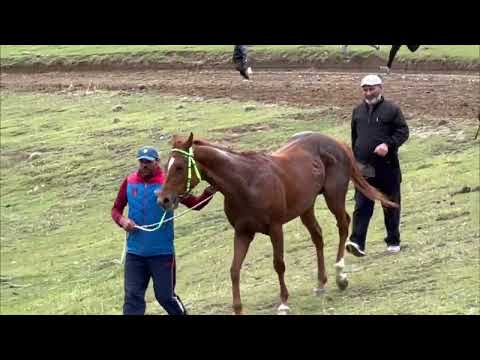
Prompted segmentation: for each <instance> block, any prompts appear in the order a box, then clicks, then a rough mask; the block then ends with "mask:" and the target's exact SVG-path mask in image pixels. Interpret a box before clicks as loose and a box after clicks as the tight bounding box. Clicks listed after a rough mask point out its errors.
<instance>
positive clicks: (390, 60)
mask: <svg viewBox="0 0 480 360" xmlns="http://www.w3.org/2000/svg"><path fill="white" fill-rule="evenodd" d="M401 46H402V45H392V48H391V49H390V54H389V55H388V63H387V67H388V68H389V69H391V68H392V64H393V59H395V56H396V55H397V52H398V50H400V47H401ZM407 47H408V50H410V51H411V52H415V51H417V50H418V48H419V47H420V45H407Z"/></svg>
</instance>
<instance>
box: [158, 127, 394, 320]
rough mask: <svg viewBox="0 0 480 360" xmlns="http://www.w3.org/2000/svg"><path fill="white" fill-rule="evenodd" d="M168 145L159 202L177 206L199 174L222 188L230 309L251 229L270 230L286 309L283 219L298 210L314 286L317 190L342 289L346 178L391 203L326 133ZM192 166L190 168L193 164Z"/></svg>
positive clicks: (238, 308)
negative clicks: (229, 237) (247, 146)
mask: <svg viewBox="0 0 480 360" xmlns="http://www.w3.org/2000/svg"><path fill="white" fill-rule="evenodd" d="M172 144H173V149H172V153H171V156H170V159H169V162H168V168H167V170H166V172H167V177H166V181H165V184H164V186H163V188H162V190H161V191H160V192H159V193H158V194H157V196H158V199H157V200H158V202H159V204H161V205H162V206H164V207H165V208H175V207H176V206H178V202H179V198H181V197H182V196H184V195H185V194H187V193H189V192H190V191H191V189H193V188H194V187H195V186H196V185H197V184H198V183H199V182H200V181H201V180H202V179H203V180H205V181H207V182H208V183H209V184H210V185H212V186H214V187H215V188H216V189H218V191H220V192H221V193H222V194H223V195H224V211H225V214H226V216H227V219H228V221H229V222H230V224H231V225H232V227H233V228H234V231H235V237H234V256H233V261H232V266H231V269H230V275H231V280H232V293H233V310H234V312H235V314H241V313H242V303H241V300H240V284H239V283H240V269H241V267H242V263H243V261H244V259H245V256H246V254H247V251H248V248H249V245H250V243H251V242H252V240H253V238H254V236H255V233H262V234H265V235H269V236H270V239H271V242H272V246H273V266H274V268H275V271H276V272H277V274H278V279H279V283H280V300H281V304H280V306H279V307H278V309H277V310H278V313H279V314H286V313H288V312H289V311H290V308H289V307H288V304H287V300H288V290H287V286H286V285H285V280H284V273H285V263H284V261H283V228H282V227H283V224H285V223H287V222H289V221H291V220H293V219H295V218H297V217H299V216H300V218H301V220H302V223H303V224H304V225H305V227H306V228H307V230H308V232H309V233H310V236H311V238H312V241H313V243H314V245H315V248H316V252H317V266H318V288H316V289H315V291H316V293H317V294H320V293H322V292H323V290H324V287H325V285H326V283H327V275H326V274H325V264H324V258H323V236H322V229H321V227H320V225H319V224H318V222H317V220H316V218H315V214H314V206H315V199H316V198H317V196H318V195H319V194H323V196H324V197H325V201H326V203H327V206H328V208H329V209H330V211H331V212H332V214H333V215H335V218H336V219H337V227H338V232H339V236H340V243H339V246H338V252H337V258H336V264H335V268H336V283H337V286H338V287H339V288H340V289H341V290H344V289H346V288H347V285H348V280H347V276H346V274H345V273H344V271H343V269H344V254H345V241H346V239H347V235H348V227H349V223H350V216H349V215H348V214H347V212H346V210H345V198H346V194H347V190H348V184H349V181H350V179H351V180H352V181H353V183H354V185H355V187H356V188H357V189H358V190H359V191H361V192H362V193H363V194H364V195H365V196H367V197H368V198H369V199H371V200H378V201H380V202H381V203H382V205H383V206H387V207H396V206H397V204H395V203H393V202H391V201H389V200H388V199H387V198H386V197H385V195H384V194H382V193H381V192H379V191H378V190H377V189H375V188H374V187H372V186H370V185H369V184H368V182H367V181H366V180H365V179H364V178H363V177H362V175H361V172H360V170H359V168H358V167H357V165H356V162H355V160H354V157H353V153H352V151H351V149H350V148H349V147H348V146H347V145H346V144H343V143H340V142H338V141H336V140H334V139H333V138H330V137H328V136H325V135H322V134H319V133H313V132H304V133H300V134H297V135H294V136H293V137H292V138H291V139H290V141H289V142H288V143H287V144H286V145H285V146H283V147H282V148H280V149H279V150H277V151H275V152H273V153H272V154H265V153H262V152H236V151H232V150H230V149H227V148H225V147H222V146H218V145H213V144H211V143H208V142H206V141H203V140H195V141H193V134H190V137H189V138H188V140H186V141H185V140H184V139H181V138H180V137H178V136H173V138H172ZM192 169H193V170H194V171H192Z"/></svg>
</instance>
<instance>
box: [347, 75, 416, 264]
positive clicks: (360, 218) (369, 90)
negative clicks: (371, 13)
mask: <svg viewBox="0 0 480 360" xmlns="http://www.w3.org/2000/svg"><path fill="white" fill-rule="evenodd" d="M361 87H362V89H363V93H364V97H365V99H364V101H363V102H362V104H360V105H359V106H357V107H356V108H355V109H354V110H353V114H352V149H353V153H354V155H355V158H356V160H357V162H358V164H359V166H360V168H361V170H362V173H363V176H364V177H365V178H366V179H367V181H368V182H369V183H370V184H371V185H373V186H375V187H376V188H378V189H379V190H380V191H382V192H383V193H384V194H386V195H387V196H388V197H390V199H391V200H392V201H394V202H396V203H397V204H399V205H400V183H401V181H402V174H401V172H400V163H399V160H398V148H399V147H400V146H401V145H402V144H403V143H404V142H405V141H406V140H407V139H408V136H409V130H408V126H407V124H406V122H405V119H404V117H403V114H402V111H401V110H400V108H399V107H398V106H397V105H395V104H393V103H392V102H390V101H388V100H385V99H384V97H383V95H382V93H383V83H382V79H381V78H380V77H379V76H377V75H368V76H366V77H364V78H363V80H362V82H361ZM373 208H374V202H373V201H371V200H370V199H368V198H366V197H365V196H364V195H363V194H362V193H360V192H359V191H356V192H355V210H354V212H353V223H352V225H353V228H352V235H351V236H350V241H348V242H347V245H346V248H347V251H348V252H350V253H352V254H353V255H355V256H365V241H366V236H367V230H368V224H369V222H370V218H371V217H372V214H373ZM383 213H384V220H385V228H386V230H387V237H386V238H385V242H386V243H387V251H389V252H391V253H396V252H398V251H400V232H399V225H400V208H389V209H387V208H384V209H383Z"/></svg>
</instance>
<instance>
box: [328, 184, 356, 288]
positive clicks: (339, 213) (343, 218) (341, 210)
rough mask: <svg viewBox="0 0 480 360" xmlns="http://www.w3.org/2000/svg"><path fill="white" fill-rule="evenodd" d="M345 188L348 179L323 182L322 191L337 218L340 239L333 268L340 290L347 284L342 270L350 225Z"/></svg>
mask: <svg viewBox="0 0 480 360" xmlns="http://www.w3.org/2000/svg"><path fill="white" fill-rule="evenodd" d="M330 179H334V180H333V182H336V181H337V180H338V178H337V179H335V178H330ZM347 190H348V181H347V182H346V184H338V183H334V184H328V182H327V183H326V184H325V189H324V193H323V195H324V197H325V201H326V202H327V206H328V208H329V209H330V211H331V212H332V214H333V215H335V218H336V219H337V227H338V234H339V238H340V241H339V244H338V252H337V259H336V263H335V270H336V282H337V286H338V288H339V289H340V290H345V289H346V288H347V286H348V279H347V275H346V274H345V273H344V271H343V270H344V268H345V260H344V257H345V242H346V240H347V236H348V226H349V225H350V216H349V215H348V214H347V212H346V210H345V198H346V195H347Z"/></svg>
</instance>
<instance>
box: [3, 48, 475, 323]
mask: <svg viewBox="0 0 480 360" xmlns="http://www.w3.org/2000/svg"><path fill="white" fill-rule="evenodd" d="M4 49H8V51H9V52H10V53H9V54H10V55H9V56H12V57H13V56H14V54H19V53H20V52H21V50H20V49H19V48H9V47H3V46H2V51H3V50H4ZM29 49H30V51H32V52H35V51H37V49H36V48H35V47H31V48H30V47H29ZM48 49H49V48H48V47H45V48H39V50H40V51H47V50H48ZM63 49H64V51H65V52H67V51H68V50H69V49H68V47H64V48H63ZM118 49H119V47H116V50H115V51H118ZM57 50H58V49H57ZM77 50H78V51H80V50H81V49H77ZM111 50H112V51H114V48H112V49H111ZM138 50H139V51H140V50H141V49H140V48H139V47H138ZM51 51H52V53H53V51H54V49H51ZM83 51H89V50H86V48H85V49H83ZM65 52H64V53H63V55H65ZM71 54H73V52H72V53H71ZM2 56H3V55H2ZM1 96H2V99H1V100H2V101H1V127H0V136H1V157H0V161H1V162H0V166H1V178H0V196H1V204H0V216H1V217H0V220H1V225H2V226H1V235H0V245H1V261H0V273H1V279H0V281H1V283H0V286H1V288H0V312H1V314H120V313H121V308H122V301H123V269H122V267H121V266H119V265H116V264H113V263H112V260H114V259H118V258H120V255H121V252H122V248H123V241H124V233H123V231H122V230H121V229H120V228H118V227H117V226H116V225H115V224H114V223H113V221H112V220H111V217H110V210H111V207H112V204H113V200H114V198H115V196H116V193H117V191H118V187H119V186H120V183H121V181H122V180H123V177H124V176H126V175H127V174H128V173H129V172H130V171H133V170H135V168H136V161H135V154H136V150H137V148H138V147H139V146H141V145H144V144H152V145H155V146H157V147H158V148H159V149H160V151H161V156H162V158H163V160H164V161H165V160H166V159H167V157H168V149H169V144H168V138H169V136H170V135H171V134H172V133H183V134H187V132H189V131H190V130H191V131H193V132H194V133H195V135H198V136H200V137H204V138H207V139H209V140H212V141H218V142H223V143H225V144H227V143H231V144H232V146H233V147H234V148H235V149H250V150H254V149H266V150H270V149H275V148H277V147H279V146H281V145H282V144H283V143H285V141H286V140H287V139H288V138H289V137H290V136H291V135H293V134H294V133H296V132H299V131H304V130H314V131H321V132H324V133H326V134H330V135H332V136H335V137H336V138H339V139H342V140H344V141H348V136H349V124H348V123H345V122H343V121H340V120H338V119H337V118H336V117H335V116H334V114H333V113H331V114H330V113H329V112H328V111H326V110H325V109H309V110H305V109H299V108H292V107H283V106H271V105H263V104H254V103H249V104H245V103H238V102H233V101H228V100H203V101H199V100H198V99H193V98H186V97H185V98H174V97H161V96H156V95H154V94H148V93H131V94H125V93H123V92H107V91H105V92H103V91H97V92H95V93H93V94H90V95H85V93H82V92H76V93H67V94H60V93H57V94H46V93H44V94H33V93H21V94H20V93H13V92H9V91H2V95H1ZM117 105H122V106H123V110H122V111H120V112H113V111H112V109H113V108H114V107H115V106H117ZM246 105H255V110H253V111H245V106H246ZM300 115H308V116H306V118H312V116H318V119H317V120H316V121H308V122H307V121H301V120H298V119H299V118H302V116H300ZM114 119H116V120H114ZM212 124H214V125H212ZM420 125H422V127H420ZM423 125H425V124H424V123H420V122H419V120H416V121H412V123H411V124H410V126H411V130H412V135H411V138H410V140H409V141H408V142H407V143H406V144H405V146H404V147H403V148H402V149H401V161H402V168H403V173H404V183H403V194H402V196H403V207H404V210H403V217H402V224H401V231H402V238H403V243H404V244H405V245H406V248H405V251H404V252H402V253H401V254H399V255H397V256H388V255H386V254H385V251H384V250H385V246H384V243H383V237H384V230H383V218H382V215H381V211H380V209H379V206H378V205H377V207H376V211H375V214H374V218H373V220H372V224H371V227H370V231H369V237H368V238H369V239H368V248H367V251H368V254H369V256H368V257H366V258H363V259H357V258H353V257H352V256H348V257H347V258H346V263H347V271H348V273H349V274H348V275H349V280H350V286H349V288H348V289H347V290H346V291H345V292H340V291H339V290H337V289H336V287H335V284H334V283H335V282H334V268H333V264H334V260H335V253H336V249H337V245H338V236H337V229H336V225H335V220H334V217H333V215H331V214H330V213H329V211H328V210H327V208H326V205H325V203H324V200H323V198H319V199H318V200H317V204H316V213H317V218H318V219H319V222H320V224H321V225H322V227H323V233H324V237H325V242H326V244H325V253H326V265H327V271H328V274H329V279H330V282H329V289H328V292H327V293H326V294H325V295H324V296H322V297H315V296H313V292H312V289H313V287H314V286H315V279H316V265H315V264H316V258H315V251H314V247H313V244H312V242H311V240H310V239H309V237H308V235H307V231H306V230H305V229H304V228H303V226H302V225H301V222H300V221H299V220H294V221H292V222H291V223H289V224H287V225H286V226H285V253H286V254H285V260H286V266H287V271H286V282H287V286H288V287H289V291H290V305H291V307H292V310H293V313H294V314H477V315H478V314H479V313H480V311H479V308H480V304H479V302H480V300H479V287H480V279H479V276H478V274H479V271H480V264H479V261H480V243H479V239H480V235H479V232H480V224H479V215H480V214H479V212H480V211H479V203H480V192H479V191H472V192H469V193H464V194H459V195H455V196H451V195H450V194H451V193H452V192H454V191H457V190H460V189H462V188H463V187H464V186H469V187H470V188H472V189H475V188H476V187H478V186H479V171H480V169H479V166H480V165H479V141H478V140H477V141H473V140H472V139H473V136H474V133H475V131H476V127H474V126H472V124H471V123H461V122H459V123H455V124H453V123H450V125H449V127H445V129H444V131H443V132H442V133H438V134H436V133H434V132H433V131H431V130H438V129H436V127H435V126H434V125H432V126H430V127H429V126H427V127H425V126H423ZM239 129H241V130H242V131H239ZM244 129H247V130H248V131H244ZM428 130H430V133H429V132H428ZM35 152H38V153H39V154H37V155H34V156H33V158H31V159H29V156H30V155H31V154H32V153H35ZM203 187H204V185H203V184H202V186H201V187H200V190H201V189H203ZM352 197H353V191H352V189H350V192H349V195H348V197H347V198H348V204H347V208H348V211H349V212H350V213H351V212H352V210H353V201H352ZM222 203H223V196H222V195H221V194H217V195H216V196H215V198H214V199H213V201H212V202H211V203H210V204H209V205H208V206H207V207H206V208H205V209H204V210H202V211H201V212H190V213H188V214H187V215H185V216H183V217H181V218H180V219H178V220H177V221H176V225H175V228H176V250H177V263H178V274H177V279H178V281H177V283H178V284H177V291H178V293H179V294H180V296H182V299H183V300H184V301H185V302H186V304H187V306H188V308H189V310H190V312H191V313H193V314H230V313H231V287H230V274H229V267H230V262H231V259H232V254H233V241H232V240H233V231H232V229H231V228H230V226H229V224H228V222H227V221H226V218H225V215H224V213H223V208H222ZM184 210H185V208H184V207H181V208H179V209H178V210H177V213H180V212H183V211H184ZM241 291H242V300H243V303H244V306H245V308H246V311H247V313H250V314H274V313H275V308H276V305H277V304H278V301H279V299H278V294H279V288H278V283H277V275H276V273H275V272H274V270H273V266H272V250H271V244H270V241H269V239H268V238H267V237H265V236H263V235H262V236H259V235H257V238H256V240H255V241H254V242H253V243H252V246H251V248H250V251H249V253H248V255H247V258H246V261H245V265H244V267H243V270H242V280H241ZM147 299H148V306H147V312H148V313H149V314H164V311H163V310H162V309H161V308H160V307H159V305H158V304H157V303H156V301H155V299H154V296H153V292H152V290H151V288H150V289H149V291H148V293H147Z"/></svg>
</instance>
